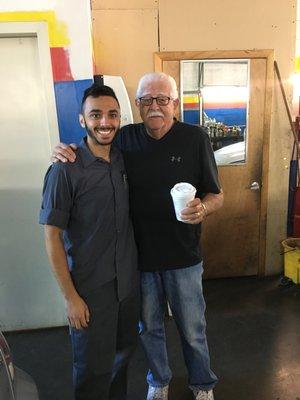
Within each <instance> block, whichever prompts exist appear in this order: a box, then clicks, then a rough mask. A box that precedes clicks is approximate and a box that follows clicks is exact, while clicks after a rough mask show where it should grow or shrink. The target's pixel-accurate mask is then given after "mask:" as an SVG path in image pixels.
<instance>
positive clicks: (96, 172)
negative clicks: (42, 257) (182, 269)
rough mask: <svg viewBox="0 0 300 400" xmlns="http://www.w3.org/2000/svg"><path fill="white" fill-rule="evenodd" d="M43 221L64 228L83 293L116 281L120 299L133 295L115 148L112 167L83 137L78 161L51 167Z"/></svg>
mask: <svg viewBox="0 0 300 400" xmlns="http://www.w3.org/2000/svg"><path fill="white" fill-rule="evenodd" d="M39 222H40V223H41V224H47V225H54V226H57V227H59V228H61V229H63V240H64V247H65V251H66V254H67V259H68V265H69V269H70V272H71V276H72V279H73V282H74V285H75V288H76V290H77V291H78V293H79V294H80V295H83V296H84V295H85V294H88V293H89V292H91V291H93V290H95V289H97V288H99V287H100V286H101V285H103V284H104V283H107V282H109V281H111V280H113V279H114V278H117V283H118V297H119V299H120V300H121V299H123V298H124V297H126V296H128V295H129V294H130V292H131V290H132V289H133V288H134V286H135V285H136V283H137V281H136V278H137V276H136V270H137V258H136V248H135V243H134V237H133V229H132V225H131V221H130V218H129V200H128V187H127V176H126V172H125V168H124V163H123V158H122V155H121V153H120V152H119V151H118V150H117V149H116V148H112V150H111V162H110V163H108V162H106V161H105V160H103V159H102V158H97V157H95V156H94V155H93V154H92V152H91V151H90V150H89V148H88V146H87V145H86V138H84V139H83V140H82V141H81V143H80V145H79V147H78V150H77V157H76V161H75V162H74V163H57V164H53V165H51V167H50V168H49V169H48V171H47V173H46V176H45V181H44V189H43V202H42V207H41V210H40V220H39Z"/></svg>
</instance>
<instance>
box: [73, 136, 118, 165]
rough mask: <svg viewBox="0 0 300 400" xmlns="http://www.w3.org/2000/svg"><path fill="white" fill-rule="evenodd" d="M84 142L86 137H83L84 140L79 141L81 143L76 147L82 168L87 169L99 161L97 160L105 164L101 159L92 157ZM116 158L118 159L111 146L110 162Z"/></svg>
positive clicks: (115, 151)
mask: <svg viewBox="0 0 300 400" xmlns="http://www.w3.org/2000/svg"><path fill="white" fill-rule="evenodd" d="M86 140H87V137H86V136H85V137H84V138H82V139H81V141H80V143H79V145H78V150H79V152H80V158H81V161H82V164H83V167H84V168H87V167H89V166H90V165H91V164H92V163H93V162H95V161H99V160H100V161H102V162H106V161H105V160H104V159H103V158H101V157H96V156H94V154H93V153H92V152H91V150H90V149H89V147H88V145H87V143H86ZM117 158H118V154H117V150H116V148H115V147H114V146H112V147H111V149H110V159H111V162H114V161H115V160H116V159H117Z"/></svg>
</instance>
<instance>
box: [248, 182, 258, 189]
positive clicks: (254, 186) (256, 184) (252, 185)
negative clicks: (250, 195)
mask: <svg viewBox="0 0 300 400" xmlns="http://www.w3.org/2000/svg"><path fill="white" fill-rule="evenodd" d="M246 189H250V190H259V189H260V185H259V183H258V182H252V183H250V185H249V186H246Z"/></svg>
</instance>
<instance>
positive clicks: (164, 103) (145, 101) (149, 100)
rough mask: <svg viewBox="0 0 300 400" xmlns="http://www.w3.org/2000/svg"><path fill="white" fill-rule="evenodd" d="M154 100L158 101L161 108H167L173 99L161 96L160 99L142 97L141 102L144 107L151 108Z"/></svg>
mask: <svg viewBox="0 0 300 400" xmlns="http://www.w3.org/2000/svg"><path fill="white" fill-rule="evenodd" d="M153 100H156V104H157V105H159V106H167V105H168V104H169V102H170V100H171V97H167V96H159V97H140V98H139V101H140V103H141V105H142V106H151V104H152V103H153Z"/></svg>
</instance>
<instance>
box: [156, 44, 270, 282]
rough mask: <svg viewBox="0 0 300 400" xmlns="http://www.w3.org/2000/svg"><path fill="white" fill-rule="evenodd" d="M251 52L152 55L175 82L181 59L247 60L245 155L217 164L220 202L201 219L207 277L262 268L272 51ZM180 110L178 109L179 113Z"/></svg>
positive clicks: (232, 274)
mask: <svg viewBox="0 0 300 400" xmlns="http://www.w3.org/2000/svg"><path fill="white" fill-rule="evenodd" d="M250 53H251V52H219V54H218V53H214V52H197V53H196V52H193V53H190V52H183V53H176V52H175V53H171V52H170V53H167V52H166V53H157V54H156V57H155V66H156V70H163V71H164V72H166V73H169V74H170V75H172V76H174V77H175V79H176V78H177V83H178V84H179V86H180V81H179V79H181V80H182V79H183V77H182V75H181V76H180V63H179V61H180V60H190V59H193V60H197V59H207V58H211V59H218V60H220V59H228V58H230V59H232V58H244V59H248V60H249V103H248V121H247V134H246V140H245V144H246V157H245V161H244V162H243V163H237V164H227V165H219V166H218V169H219V176H220V181H221V186H222V188H223V191H224V197H225V202H224V206H223V208H222V209H220V210H219V211H218V212H216V213H215V214H214V215H212V216H210V217H208V218H207V220H206V221H205V222H204V223H203V230H202V240H201V242H202V247H203V253H204V262H205V277H206V278H217V277H233V276H247V275H257V274H261V273H263V270H264V249H265V230H266V197H267V179H266V178H267V172H266V167H263V166H266V165H268V140H269V120H270V103H271V100H270V99H271V94H270V93H271V90H270V87H271V84H270V78H269V76H270V65H272V61H270V57H272V52H270V53H269V52H268V51H266V53H262V54H259V52H254V54H253V55H252V56H251V54H250ZM246 54H247V55H246ZM259 55H261V56H259ZM241 56H242V57H241ZM181 72H182V71H181ZM199 103H200V102H199ZM183 112H184V110H182V109H181V110H180V111H179V112H178V115H182V114H183ZM262 182H263V183H264V184H263V185H262Z"/></svg>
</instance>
